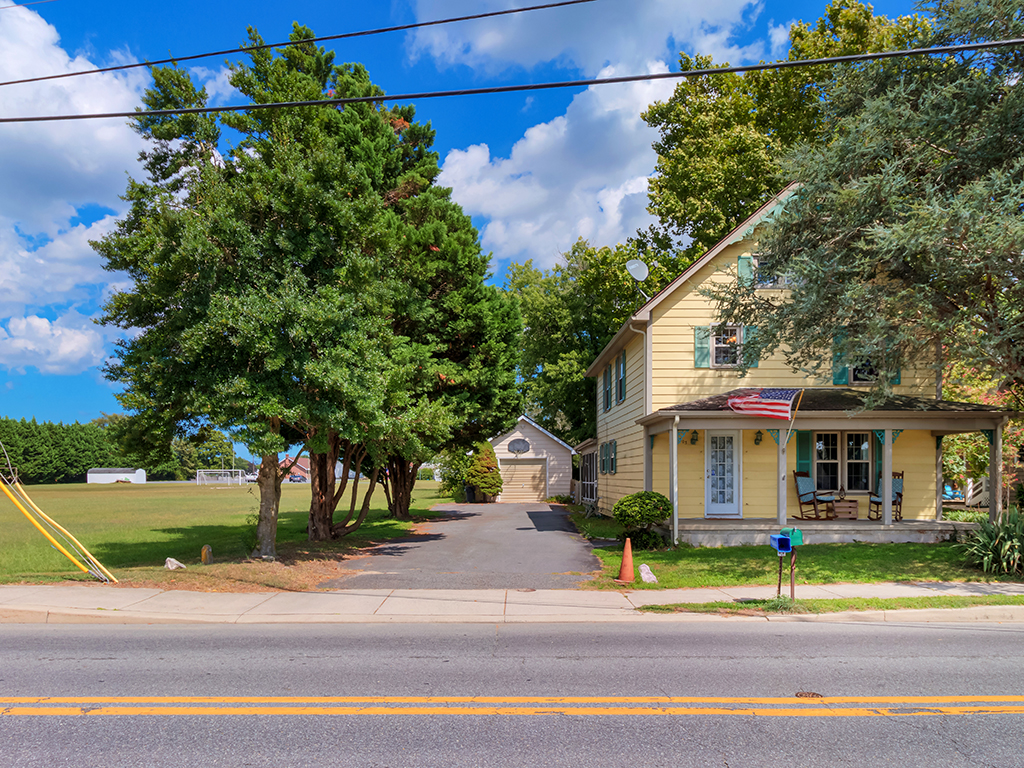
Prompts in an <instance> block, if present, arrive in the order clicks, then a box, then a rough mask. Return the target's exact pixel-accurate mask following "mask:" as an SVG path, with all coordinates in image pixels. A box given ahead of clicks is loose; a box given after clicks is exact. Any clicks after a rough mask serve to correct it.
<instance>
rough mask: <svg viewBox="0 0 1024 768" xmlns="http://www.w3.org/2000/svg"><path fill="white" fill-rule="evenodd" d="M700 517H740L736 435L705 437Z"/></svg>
mask: <svg viewBox="0 0 1024 768" xmlns="http://www.w3.org/2000/svg"><path fill="white" fill-rule="evenodd" d="M705 434H706V435H707V440H706V441H705V448H704V517H740V451H739V446H740V433H739V432H712V431H711V430H708V431H707V432H706V433H705Z"/></svg>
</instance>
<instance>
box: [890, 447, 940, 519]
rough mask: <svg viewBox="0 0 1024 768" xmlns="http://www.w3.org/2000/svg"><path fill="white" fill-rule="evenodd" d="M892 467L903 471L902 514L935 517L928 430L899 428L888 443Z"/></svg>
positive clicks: (933, 448)
mask: <svg viewBox="0 0 1024 768" xmlns="http://www.w3.org/2000/svg"><path fill="white" fill-rule="evenodd" d="M892 469H893V471H894V472H903V473H904V476H903V518H904V519H905V520H934V519H935V490H936V488H935V438H934V437H933V436H932V434H931V433H930V432H926V431H924V430H913V431H910V430H908V431H906V432H903V433H902V434H901V435H900V436H899V437H898V438H896V442H895V443H893V445H892Z"/></svg>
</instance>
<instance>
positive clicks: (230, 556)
mask: <svg viewBox="0 0 1024 768" xmlns="http://www.w3.org/2000/svg"><path fill="white" fill-rule="evenodd" d="M335 517H336V519H337V520H338V521H340V520H341V519H342V516H340V515H336V516H335ZM416 519H424V520H435V519H441V520H443V519H445V518H434V517H425V518H416ZM307 521H308V514H307V513H306V512H304V511H302V512H282V513H281V514H280V516H279V517H278V528H277V553H278V558H277V559H278V560H279V561H280V562H282V563H283V564H285V565H288V564H290V563H294V562H301V561H309V560H325V559H332V560H344V559H347V558H350V557H352V556H353V555H355V554H360V553H361V552H362V550H367V549H369V548H371V547H376V546H378V545H380V544H383V543H388V542H393V541H396V540H403V539H406V538H409V540H428V539H429V538H439V536H429V535H417V534H410V533H409V531H408V528H407V527H406V525H404V524H402V523H401V522H399V521H397V520H394V519H392V518H390V517H388V516H387V513H386V512H382V511H381V512H378V511H374V512H371V513H370V515H368V516H367V519H366V520H365V521H364V522H363V525H362V526H360V528H359V529H357V530H356V531H355V532H353V533H352V534H350V535H348V536H344V537H342V538H340V539H335V540H332V541H326V542H313V541H309V540H308V538H307V527H306V526H307ZM151 531H152V534H153V538H154V539H155V540H153V541H130V542H126V541H109V542H100V543H96V544H92V545H90V547H89V550H90V551H91V552H92V554H93V555H95V556H96V558H97V559H98V560H99V561H100V562H101V563H103V565H104V566H106V567H107V568H133V567H140V566H161V565H163V564H164V562H165V561H166V559H167V558H168V557H172V558H174V559H175V560H179V561H180V562H182V563H185V564H186V565H188V564H193V563H198V562H199V561H200V557H201V553H202V549H203V546H205V545H207V544H208V545H209V546H210V548H211V549H212V550H213V557H214V561H215V562H225V561H232V560H235V561H242V560H246V559H248V557H249V554H250V552H251V551H252V549H253V547H254V546H255V542H256V538H255V536H256V534H255V525H253V524H238V525H192V526H186V527H175V528H155V529H151Z"/></svg>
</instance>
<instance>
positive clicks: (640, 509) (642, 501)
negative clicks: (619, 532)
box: [612, 491, 672, 530]
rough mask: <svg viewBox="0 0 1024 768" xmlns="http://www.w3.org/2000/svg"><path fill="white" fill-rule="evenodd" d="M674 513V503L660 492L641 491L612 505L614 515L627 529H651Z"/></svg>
mask: <svg viewBox="0 0 1024 768" xmlns="http://www.w3.org/2000/svg"><path fill="white" fill-rule="evenodd" d="M671 514H672V504H671V502H669V500H668V499H666V498H665V497H664V496H662V495H661V494H660V493H655V492H654V491H640V493H633V494H630V495H629V496H623V497H622V498H621V499H619V500H618V501H616V502H615V506H614V507H612V517H614V518H615V521H616V522H617V523H618V524H619V525H621V526H622V527H623V528H625V529H626V530H630V529H633V528H643V529H645V530H646V529H649V528H650V527H651V526H652V525H655V524H656V523H660V522H661V521H662V520H665V519H667V518H668V517H669V516H670V515H671Z"/></svg>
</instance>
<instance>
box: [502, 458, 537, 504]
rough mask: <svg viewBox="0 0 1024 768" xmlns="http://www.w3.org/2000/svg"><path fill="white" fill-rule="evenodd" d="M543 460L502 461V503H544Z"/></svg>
mask: <svg viewBox="0 0 1024 768" xmlns="http://www.w3.org/2000/svg"><path fill="white" fill-rule="evenodd" d="M546 469H547V462H546V461H544V459H502V462H501V481H502V488H501V500H502V501H544V499H546V498H547V483H546V482H545V480H546V477H545V475H546Z"/></svg>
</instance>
